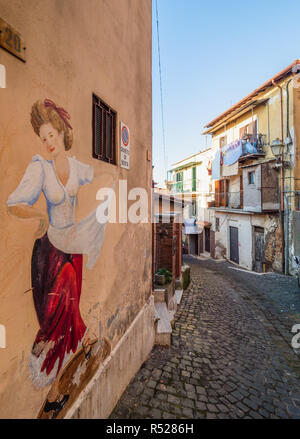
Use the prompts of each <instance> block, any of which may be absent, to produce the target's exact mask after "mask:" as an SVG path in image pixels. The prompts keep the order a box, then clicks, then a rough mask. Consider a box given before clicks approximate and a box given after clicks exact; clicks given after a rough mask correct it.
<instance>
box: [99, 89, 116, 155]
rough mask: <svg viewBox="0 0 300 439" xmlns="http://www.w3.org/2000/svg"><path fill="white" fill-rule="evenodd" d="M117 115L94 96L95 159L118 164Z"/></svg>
mask: <svg viewBox="0 0 300 439" xmlns="http://www.w3.org/2000/svg"><path fill="white" fill-rule="evenodd" d="M116 117H117V113H116V112H115V111H114V110H112V109H111V108H110V107H109V106H108V105H106V104H105V102H103V101H101V99H99V98H98V97H97V96H96V95H93V157H94V158H96V159H98V160H103V161H105V162H108V163H113V164H116Z"/></svg>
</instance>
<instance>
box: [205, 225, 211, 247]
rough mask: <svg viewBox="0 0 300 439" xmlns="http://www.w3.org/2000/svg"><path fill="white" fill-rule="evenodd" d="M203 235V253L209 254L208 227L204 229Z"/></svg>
mask: <svg viewBox="0 0 300 439" xmlns="http://www.w3.org/2000/svg"><path fill="white" fill-rule="evenodd" d="M204 235H205V251H206V252H208V253H210V229H209V228H208V227H204Z"/></svg>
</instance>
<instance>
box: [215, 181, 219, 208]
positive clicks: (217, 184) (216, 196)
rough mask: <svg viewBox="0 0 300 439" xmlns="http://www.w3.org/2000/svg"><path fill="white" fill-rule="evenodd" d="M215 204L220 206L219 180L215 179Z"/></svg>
mask: <svg viewBox="0 0 300 439" xmlns="http://www.w3.org/2000/svg"><path fill="white" fill-rule="evenodd" d="M215 206H216V207H219V206H220V180H216V181H215Z"/></svg>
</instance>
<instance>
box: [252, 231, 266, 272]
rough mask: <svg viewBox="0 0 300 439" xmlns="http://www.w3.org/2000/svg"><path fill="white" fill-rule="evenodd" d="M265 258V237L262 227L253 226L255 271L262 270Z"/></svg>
mask: <svg viewBox="0 0 300 439" xmlns="http://www.w3.org/2000/svg"><path fill="white" fill-rule="evenodd" d="M264 260H265V238H264V229H263V227H254V270H255V271H257V273H261V272H262V271H263V262H264Z"/></svg>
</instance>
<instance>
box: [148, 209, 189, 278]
mask: <svg viewBox="0 0 300 439" xmlns="http://www.w3.org/2000/svg"><path fill="white" fill-rule="evenodd" d="M181 232H182V224H180V223H176V222H174V217H170V222H169V223H164V222H163V219H162V218H161V217H160V218H159V222H158V223H157V224H156V227H155V235H156V239H155V244H156V249H155V255H156V257H155V261H154V267H155V271H157V270H158V269H159V268H166V269H167V270H169V271H171V272H172V274H173V279H175V277H176V278H178V277H179V276H180V273H181Z"/></svg>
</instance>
